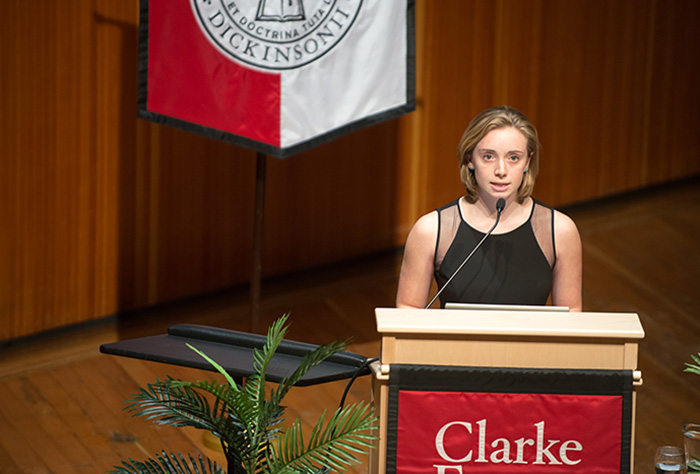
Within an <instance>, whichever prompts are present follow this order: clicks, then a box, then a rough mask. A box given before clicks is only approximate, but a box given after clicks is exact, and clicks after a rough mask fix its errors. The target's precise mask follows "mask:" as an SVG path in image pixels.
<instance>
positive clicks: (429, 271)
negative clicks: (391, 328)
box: [396, 211, 438, 309]
mask: <svg viewBox="0 0 700 474" xmlns="http://www.w3.org/2000/svg"><path fill="white" fill-rule="evenodd" d="M437 227H438V217H437V211H433V212H431V213H430V214H426V215H424V216H423V217H421V218H420V219H418V221H417V222H416V224H415V225H414V226H413V229H411V232H410V233H409V234H408V238H407V239H406V247H405V248H404V254H403V262H402V263H401V274H400V276H399V289H398V291H397V293H396V307H397V308H421V309H422V308H425V305H426V304H427V303H428V294H429V293H430V286H431V284H432V281H433V271H434V268H433V265H434V260H435V244H436V242H437Z"/></svg>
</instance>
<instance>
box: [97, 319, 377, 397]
mask: <svg viewBox="0 0 700 474" xmlns="http://www.w3.org/2000/svg"><path fill="white" fill-rule="evenodd" d="M266 342H267V338H266V337H265V336H261V335H259V334H251V333H246V332H240V331H233V330H230V329H220V328H214V327H210V326H201V325H196V324H178V325H175V326H171V327H170V328H169V329H168V333H167V334H163V335H159V336H150V337H142V338H138V339H129V340H126V341H119V342H112V343H109V344H103V345H101V346H100V352H102V353H103V354H111V355H118V356H124V357H132V358H136V359H143V360H150V361H154V362H162V363H165V364H171V365H179V366H183V367H191V368H195V369H202V370H209V371H215V370H216V369H215V368H214V367H212V366H211V364H209V362H207V361H206V360H204V359H203V358H202V357H201V356H200V355H199V354H197V353H196V352H195V351H193V350H192V349H190V348H189V347H187V345H186V344H190V345H191V346H194V347H196V348H197V349H199V350H200V351H202V352H204V353H205V354H206V355H207V356H209V357H211V358H212V359H213V360H215V361H216V362H217V363H218V364H219V365H221V366H222V367H223V368H224V369H226V371H227V372H228V373H229V374H230V375H231V376H232V377H239V378H246V377H249V376H250V375H253V374H254V373H255V369H254V368H253V349H254V348H258V349H262V347H263V346H264V345H265V343H266ZM316 347H318V346H316V345H314V344H308V343H305V342H297V341H289V340H286V339H285V340H284V341H282V343H281V344H280V346H279V348H278V349H277V351H276V352H275V355H274V356H273V358H272V361H271V362H270V365H269V366H268V372H267V377H266V380H268V381H270V382H275V383H279V382H280V381H282V379H283V378H284V377H286V376H289V375H291V374H292V373H293V372H294V370H295V369H296V368H297V367H298V365H299V362H300V360H301V358H302V357H303V356H304V354H306V353H308V352H310V351H312V350H314V349H315V348H316ZM369 373H370V370H369V367H368V365H367V358H366V357H364V356H362V355H359V354H355V353H352V352H347V351H343V352H340V353H338V354H335V355H334V356H332V357H329V358H328V359H326V360H325V361H323V362H322V363H321V364H319V365H318V366H316V367H314V368H313V369H311V370H310V371H309V372H308V373H307V374H306V375H305V376H304V378H302V379H301V381H300V382H299V383H298V384H297V386H309V385H316V384H321V383H326V382H332V381H335V380H343V379H348V378H351V377H354V376H361V375H367V374H369Z"/></svg>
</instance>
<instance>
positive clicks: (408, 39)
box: [138, 0, 415, 158]
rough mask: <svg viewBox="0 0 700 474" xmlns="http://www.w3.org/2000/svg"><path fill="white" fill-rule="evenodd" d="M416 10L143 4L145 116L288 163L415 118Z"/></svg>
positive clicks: (327, 2) (321, 1) (265, 3)
mask: <svg viewBox="0 0 700 474" xmlns="http://www.w3.org/2000/svg"><path fill="white" fill-rule="evenodd" d="M413 2H414V0H141V5H140V8H141V12H140V24H139V97H138V116H139V117H141V118H143V119H146V120H150V121H153V122H156V123H162V124H166V125H169V126H173V127H176V128H181V129H184V130H187V131H190V132H194V133H198V134H201V135H204V136H207V137H210V138H215V139H218V140H223V141H225V142H229V143H233V144H236V145H240V146H244V147H247V148H251V149H254V150H256V151H259V152H263V153H266V154H270V155H272V156H276V157H279V158H284V157H287V156H290V155H293V154H296V153H299V152H301V151H304V150H307V149H310V148H312V147H314V146H317V145H319V144H321V143H325V142H328V141H330V140H333V139H335V138H338V137H340V136H342V135H344V134H347V133H349V132H352V131H354V130H358V129H360V128H363V127H366V126H369V125H372V124H376V123H378V122H381V121H384V120H388V119H391V118H395V117H398V116H400V115H402V114H404V113H407V112H410V111H412V110H414V108H415V45H414V41H415V32H414V3H413Z"/></svg>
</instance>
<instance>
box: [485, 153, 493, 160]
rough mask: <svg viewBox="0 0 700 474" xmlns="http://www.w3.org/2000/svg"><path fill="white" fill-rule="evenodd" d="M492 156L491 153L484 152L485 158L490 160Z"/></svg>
mask: <svg viewBox="0 0 700 474" xmlns="http://www.w3.org/2000/svg"><path fill="white" fill-rule="evenodd" d="M492 158H493V155H489V154H486V155H484V159H485V160H491V159H492Z"/></svg>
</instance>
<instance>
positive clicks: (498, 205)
mask: <svg viewBox="0 0 700 474" xmlns="http://www.w3.org/2000/svg"><path fill="white" fill-rule="evenodd" d="M505 207H506V200H505V199H503V198H500V199H499V200H498V201H496V212H497V214H496V222H494V224H493V226H492V227H491V228H490V229H489V231H488V232H486V235H484V238H483V239H481V241H480V242H479V243H478V244H476V247H474V249H473V250H472V251H471V253H470V254H469V255H467V258H465V259H464V261H463V262H462V263H461V264H460V265H459V267H457V270H455V271H454V273H453V274H452V275H451V276H450V278H448V279H447V281H446V282H445V284H444V285H442V288H440V290H439V291H438V292H437V293H436V294H435V296H433V299H432V300H430V303H428V305H427V306H426V307H425V309H428V308H430V305H432V304H433V303H434V302H435V300H436V299H437V298H438V296H440V293H442V290H444V289H445V288H447V285H449V284H450V282H451V281H452V279H453V278H454V277H455V276H456V275H457V273H459V271H460V270H461V269H462V267H463V266H464V265H466V263H467V262H468V261H469V259H470V258H472V255H474V253H475V252H476V251H477V250H478V249H479V247H481V244H483V243H484V240H486V238H487V237H488V236H489V235H491V232H493V230H494V229H495V228H496V226H497V225H498V221H500V220H501V212H503V209H505Z"/></svg>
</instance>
